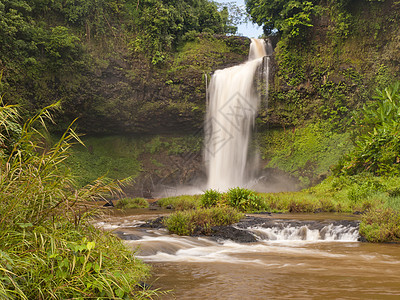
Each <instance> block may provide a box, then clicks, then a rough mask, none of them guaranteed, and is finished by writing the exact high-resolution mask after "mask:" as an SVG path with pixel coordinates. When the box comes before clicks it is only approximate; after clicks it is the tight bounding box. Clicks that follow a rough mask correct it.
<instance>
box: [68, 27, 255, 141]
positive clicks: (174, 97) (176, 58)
mask: <svg viewBox="0 0 400 300" xmlns="http://www.w3.org/2000/svg"><path fill="white" fill-rule="evenodd" d="M248 45H249V41H248V39H247V38H241V37H225V36H220V37H213V36H201V35H200V36H198V37H196V38H195V39H194V40H193V41H189V42H186V43H185V44H184V45H183V46H182V47H181V48H180V49H179V50H178V51H177V52H176V53H173V54H172V55H171V57H169V58H168V60H167V61H166V62H164V63H163V64H162V65H161V66H153V65H151V64H150V63H149V62H148V61H147V60H146V59H145V58H141V57H130V58H129V57H124V56H119V57H110V58H109V59H108V60H107V61H106V65H105V66H104V67H100V68H99V69H98V70H97V72H96V73H94V72H93V73H91V74H89V75H88V77H87V81H88V82H89V84H87V85H82V86H80V87H79V89H78V91H77V92H76V93H75V94H74V95H72V97H71V101H70V102H69V103H68V105H71V109H68V111H69V112H72V113H69V114H70V115H71V117H72V116H73V114H78V115H79V116H81V119H80V121H79V122H80V125H81V126H80V128H82V129H84V130H85V131H86V132H88V133H119V134H120V133H129V134H142V133H153V134H154V133H177V132H178V133H179V132H181V133H184V132H191V131H195V130H197V129H199V128H201V127H202V123H203V119H204V112H205V99H206V93H205V91H206V83H205V80H206V77H205V76H206V74H209V73H210V72H211V71H213V70H215V69H218V68H223V67H225V66H227V65H230V64H237V63H240V62H242V61H244V60H245V59H246V55H247V49H248Z"/></svg>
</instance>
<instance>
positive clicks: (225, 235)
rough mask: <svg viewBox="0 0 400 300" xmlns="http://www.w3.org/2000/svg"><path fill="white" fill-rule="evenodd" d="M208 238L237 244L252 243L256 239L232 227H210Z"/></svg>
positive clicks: (248, 233)
mask: <svg viewBox="0 0 400 300" xmlns="http://www.w3.org/2000/svg"><path fill="white" fill-rule="evenodd" d="M211 230H212V232H211V234H210V236H211V237H213V238H215V239H224V240H231V241H234V242H237V243H254V242H257V239H256V238H255V236H254V235H252V234H251V233H250V232H248V231H245V230H241V229H238V228H235V227H233V226H214V227H211Z"/></svg>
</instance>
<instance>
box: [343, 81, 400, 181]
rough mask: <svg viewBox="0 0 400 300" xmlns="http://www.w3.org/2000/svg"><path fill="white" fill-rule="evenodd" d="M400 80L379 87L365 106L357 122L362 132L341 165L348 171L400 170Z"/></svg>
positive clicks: (394, 172)
mask: <svg viewBox="0 0 400 300" xmlns="http://www.w3.org/2000/svg"><path fill="white" fill-rule="evenodd" d="M399 87H400V83H399V82H397V83H395V84H394V85H392V86H389V87H387V88H385V89H383V90H377V93H376V96H375V97H374V99H375V100H376V101H375V102H373V103H371V104H370V105H369V106H364V107H363V110H362V111H361V113H360V114H359V116H358V118H357V119H356V120H357V125H358V126H359V127H360V130H358V132H359V133H360V134H359V136H358V138H357V140H356V147H355V149H354V151H353V152H351V153H350V154H349V155H347V156H346V157H345V158H344V159H343V160H342V162H341V164H340V165H339V166H338V167H337V170H336V171H337V172H339V173H344V174H348V175H354V174H358V173H360V172H364V171H367V172H371V173H373V174H376V175H392V176H393V175H399V173H400V164H399V163H400V143H399V142H400V135H399V134H400V131H399V130H400V126H399V121H400V114H399V113H400V90H399Z"/></svg>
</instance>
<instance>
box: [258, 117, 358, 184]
mask: <svg viewBox="0 0 400 300" xmlns="http://www.w3.org/2000/svg"><path fill="white" fill-rule="evenodd" d="M257 142H258V144H259V147H260V149H261V151H262V158H263V159H264V160H265V161H266V162H267V164H266V165H265V168H277V169H280V170H283V171H285V172H286V173H288V174H290V175H292V176H294V177H296V178H297V179H298V180H299V181H300V182H301V185H302V187H309V186H310V185H315V184H316V183H318V182H320V181H322V179H324V178H325V177H326V176H327V174H328V173H329V170H330V168H331V167H332V166H334V165H335V164H337V162H338V161H339V159H340V158H341V157H343V155H344V154H346V153H347V152H349V151H350V150H351V149H352V148H353V144H352V142H351V133H350V132H344V133H338V132H335V130H334V129H332V124H330V123H328V122H326V121H324V122H318V123H308V124H306V125H303V126H299V127H295V128H289V129H275V130H268V131H266V132H264V133H258V136H257Z"/></svg>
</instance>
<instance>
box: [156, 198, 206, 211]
mask: <svg viewBox="0 0 400 300" xmlns="http://www.w3.org/2000/svg"><path fill="white" fill-rule="evenodd" d="M157 203H158V204H159V205H160V206H161V207H162V208H167V207H171V208H174V209H175V210H178V211H183V210H189V209H195V208H197V207H199V206H200V196H198V195H194V196H189V195H183V196H175V197H167V198H162V199H160V200H158V202H157Z"/></svg>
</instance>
